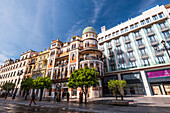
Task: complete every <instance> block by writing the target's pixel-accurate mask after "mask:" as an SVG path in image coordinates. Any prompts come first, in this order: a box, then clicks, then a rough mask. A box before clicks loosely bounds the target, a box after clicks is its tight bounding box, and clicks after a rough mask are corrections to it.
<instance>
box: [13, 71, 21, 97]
mask: <svg viewBox="0 0 170 113" xmlns="http://www.w3.org/2000/svg"><path fill="white" fill-rule="evenodd" d="M22 73H23V71H22V70H21V71H20V72H19V74H18V76H19V79H18V83H17V85H16V88H15V92H14V94H13V96H12V99H15V96H16V93H17V90H18V84H19V82H20V76H21V75H22Z"/></svg>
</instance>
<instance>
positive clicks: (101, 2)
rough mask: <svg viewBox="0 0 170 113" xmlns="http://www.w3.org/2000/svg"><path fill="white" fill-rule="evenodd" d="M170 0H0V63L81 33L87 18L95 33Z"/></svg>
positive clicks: (40, 49)
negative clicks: (53, 41)
mask: <svg viewBox="0 0 170 113" xmlns="http://www.w3.org/2000/svg"><path fill="white" fill-rule="evenodd" d="M168 1H169V0H0V64H3V62H4V61H5V60H6V59H9V58H19V56H20V54H22V53H23V52H25V51H27V50H29V49H33V50H36V51H42V50H44V48H47V47H48V46H50V43H51V41H52V40H55V39H57V38H60V40H61V41H63V42H66V41H70V39H71V37H72V36H74V35H79V36H81V35H82V31H83V29H84V28H85V27H87V26H88V20H89V23H90V25H91V26H92V27H94V28H95V29H96V31H97V33H99V32H100V28H101V27H102V26H103V25H105V26H106V28H108V29H109V28H112V27H114V26H116V25H118V24H120V23H121V22H124V21H127V20H128V18H133V17H135V16H137V15H140V14H141V13H142V11H144V10H145V9H146V8H148V7H151V6H153V5H155V4H158V5H165V4H168V3H169V2H168Z"/></svg>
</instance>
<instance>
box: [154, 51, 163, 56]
mask: <svg viewBox="0 0 170 113" xmlns="http://www.w3.org/2000/svg"><path fill="white" fill-rule="evenodd" d="M163 55H164V52H163V51H162V50H156V51H155V56H163Z"/></svg>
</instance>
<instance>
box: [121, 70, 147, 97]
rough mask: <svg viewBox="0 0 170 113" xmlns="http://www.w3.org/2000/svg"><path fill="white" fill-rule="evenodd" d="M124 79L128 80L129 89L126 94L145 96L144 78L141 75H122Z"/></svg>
mask: <svg viewBox="0 0 170 113" xmlns="http://www.w3.org/2000/svg"><path fill="white" fill-rule="evenodd" d="M121 77H122V79H124V80H126V82H127V88H126V90H125V94H130V93H131V94H135V95H144V94H145V92H144V88H143V83H142V78H141V76H140V74H139V73H129V74H122V75H121Z"/></svg>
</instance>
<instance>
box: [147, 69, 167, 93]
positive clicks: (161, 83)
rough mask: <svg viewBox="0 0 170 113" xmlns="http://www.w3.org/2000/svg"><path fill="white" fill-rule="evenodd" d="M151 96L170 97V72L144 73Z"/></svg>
mask: <svg viewBox="0 0 170 113" xmlns="http://www.w3.org/2000/svg"><path fill="white" fill-rule="evenodd" d="M146 74H147V77H148V81H149V83H150V85H151V88H152V92H153V95H170V70H169V69H165V70H159V71H150V72H146Z"/></svg>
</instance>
